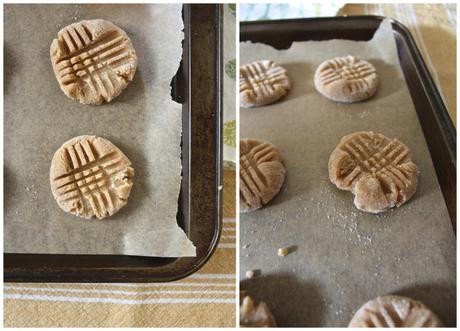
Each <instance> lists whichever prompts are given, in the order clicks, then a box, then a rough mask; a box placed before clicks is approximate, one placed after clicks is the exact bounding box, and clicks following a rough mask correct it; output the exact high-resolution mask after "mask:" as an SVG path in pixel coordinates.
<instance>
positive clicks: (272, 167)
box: [240, 139, 286, 213]
mask: <svg viewBox="0 0 460 331" xmlns="http://www.w3.org/2000/svg"><path fill="white" fill-rule="evenodd" d="M285 173H286V170H285V168H284V165H283V157H282V156H281V154H280V152H279V151H278V150H277V149H276V147H275V146H273V145H272V144H270V143H267V142H262V141H257V140H250V139H243V140H241V141H240V210H241V212H243V213H246V212H250V211H253V210H256V209H259V208H261V207H262V206H263V205H265V204H267V203H268V202H269V201H270V200H272V199H273V198H274V197H275V196H276V195H277V194H278V192H279V190H280V189H281V186H283V182H284V176H285Z"/></svg>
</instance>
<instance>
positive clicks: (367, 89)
mask: <svg viewBox="0 0 460 331" xmlns="http://www.w3.org/2000/svg"><path fill="white" fill-rule="evenodd" d="M377 85H378V76H377V73H376V70H375V68H374V66H373V65H372V64H370V63H369V62H367V61H364V60H360V59H358V58H356V57H354V56H351V55H349V56H346V57H336V58H334V59H331V60H327V61H325V62H323V63H321V64H320V66H319V67H318V69H316V73H315V87H316V89H317V90H318V91H319V92H320V93H321V94H322V95H324V96H325V97H326V98H328V99H331V100H333V101H338V102H357V101H362V100H365V99H368V98H370V97H371V96H373V95H374V93H375V91H376V90H377Z"/></svg>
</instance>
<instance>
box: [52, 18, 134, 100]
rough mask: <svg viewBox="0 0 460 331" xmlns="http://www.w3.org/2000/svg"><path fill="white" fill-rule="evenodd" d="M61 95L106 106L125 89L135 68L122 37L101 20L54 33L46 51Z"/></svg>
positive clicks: (131, 52) (129, 46)
mask: <svg viewBox="0 0 460 331" xmlns="http://www.w3.org/2000/svg"><path fill="white" fill-rule="evenodd" d="M50 54H51V63H52V65H53V70H54V74H55V75H56V78H57V80H58V82H59V85H60V86H61V89H62V91H64V93H65V94H66V95H67V96H68V97H69V98H71V99H74V100H78V101H80V102H81V103H84V104H90V105H99V104H101V103H103V102H110V101H111V100H112V99H113V98H115V97H116V96H118V95H119V94H120V93H121V92H122V91H123V90H124V89H125V88H126V86H128V84H129V82H131V80H132V79H133V77H134V73H135V72H136V67H137V56H136V52H135V50H134V48H133V45H132V44H131V40H130V39H129V37H128V36H127V35H126V33H125V32H124V31H123V30H122V29H120V28H119V27H117V26H115V25H114V24H113V23H111V22H109V21H105V20H101V19H96V20H89V21H81V22H78V23H73V24H70V25H68V26H66V27H65V28H63V29H62V30H61V31H59V32H58V37H57V39H54V40H53V42H52V43H51V47H50Z"/></svg>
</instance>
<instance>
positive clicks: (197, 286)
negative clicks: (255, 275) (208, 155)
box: [3, 170, 237, 327]
mask: <svg viewBox="0 0 460 331" xmlns="http://www.w3.org/2000/svg"><path fill="white" fill-rule="evenodd" d="M236 233H237V232H236V211H235V171H232V170H225V171H224V222H223V232H222V239H221V241H220V243H219V245H218V248H217V250H216V252H215V253H214V255H213V256H212V257H211V259H210V260H209V261H208V263H206V265H205V266H203V268H202V269H200V270H199V271H198V272H197V273H195V274H193V275H191V276H189V277H187V278H185V279H183V280H180V281H176V282H171V283H146V284H44V283H6V284H5V285H4V310H3V311H4V325H5V327H232V326H235V320H236V317H235V316H236V315H235V314H236V279H235V272H236V265H235V263H236V256H235V251H236V250H235V245H236Z"/></svg>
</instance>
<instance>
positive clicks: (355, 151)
mask: <svg viewBox="0 0 460 331" xmlns="http://www.w3.org/2000/svg"><path fill="white" fill-rule="evenodd" d="M418 173H419V171H418V168H417V166H416V165H415V163H413V162H412V160H411V158H410V154H409V148H407V146H406V145H404V144H403V143H402V142H400V141H399V140H398V139H390V138H387V137H385V136H384V135H382V134H380V133H374V132H372V131H369V132H355V133H352V134H349V135H347V136H345V137H343V138H342V139H341V140H340V143H339V144H338V146H337V147H336V148H335V149H334V151H333V152H332V154H331V156H330V158H329V178H330V180H331V182H332V183H334V184H335V185H336V186H337V187H338V188H339V189H341V190H347V191H351V192H352V193H353V194H355V201H354V202H355V205H356V207H357V208H358V209H360V210H363V211H366V212H370V213H380V212H383V211H385V210H387V209H389V208H393V207H399V206H401V205H402V204H403V203H405V202H406V201H408V200H409V199H410V198H411V197H412V196H413V195H414V193H415V190H416V189H417V177H418Z"/></svg>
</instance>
